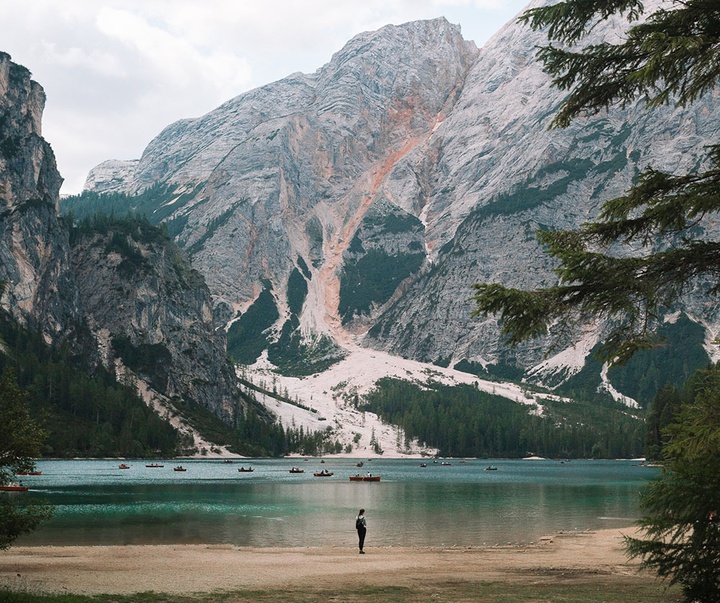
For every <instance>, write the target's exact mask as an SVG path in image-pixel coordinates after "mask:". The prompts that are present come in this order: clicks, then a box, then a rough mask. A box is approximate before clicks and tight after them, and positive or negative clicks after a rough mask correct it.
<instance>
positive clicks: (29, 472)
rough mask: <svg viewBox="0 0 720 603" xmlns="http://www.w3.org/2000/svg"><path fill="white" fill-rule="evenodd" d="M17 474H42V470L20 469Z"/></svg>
mask: <svg viewBox="0 0 720 603" xmlns="http://www.w3.org/2000/svg"><path fill="white" fill-rule="evenodd" d="M16 475H42V471H18V473H16Z"/></svg>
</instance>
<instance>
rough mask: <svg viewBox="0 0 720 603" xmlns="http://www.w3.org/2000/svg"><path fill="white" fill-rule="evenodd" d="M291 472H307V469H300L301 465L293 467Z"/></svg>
mask: <svg viewBox="0 0 720 603" xmlns="http://www.w3.org/2000/svg"><path fill="white" fill-rule="evenodd" d="M290 473H305V469H300V467H293V468H292V469H290Z"/></svg>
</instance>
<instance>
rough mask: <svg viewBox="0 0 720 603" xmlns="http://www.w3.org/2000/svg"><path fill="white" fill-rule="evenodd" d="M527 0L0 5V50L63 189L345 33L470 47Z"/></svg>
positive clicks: (333, 46)
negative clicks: (441, 31) (443, 27)
mask: <svg viewBox="0 0 720 603" xmlns="http://www.w3.org/2000/svg"><path fill="white" fill-rule="evenodd" d="M526 4H527V0H0V19H1V20H2V21H1V22H2V37H1V38H0V50H2V51H4V52H7V53H9V54H10V55H11V56H12V58H13V61H14V62H16V63H19V64H21V65H24V66H25V67H27V68H28V69H29V70H30V71H31V72H32V74H33V79H35V80H36V81H38V82H39V83H40V84H41V85H42V86H43V88H44V89H45V92H46V94H47V103H46V105H45V113H44V118H43V136H44V137H45V139H46V140H47V141H48V142H49V143H50V144H51V146H52V147H53V150H54V151H55V155H56V158H57V162H58V167H59V169H60V173H61V174H62V176H63V177H64V178H65V183H64V185H63V188H62V192H63V193H69V194H75V193H78V192H80V191H81V190H82V187H83V184H84V182H85V178H86V176H87V174H88V171H89V170H90V169H91V168H92V167H93V166H95V165H97V164H98V163H100V162H101V161H104V160H106V159H135V158H139V157H140V155H141V154H142V151H143V149H144V148H145V147H146V146H147V144H148V143H149V142H150V140H151V139H152V138H153V137H154V136H155V135H157V134H158V133H159V132H160V131H161V130H162V129H163V128H164V127H165V126H167V125H169V124H170V123H172V122H174V121H176V120H178V119H181V118H185V117H197V116H200V115H203V114H205V113H207V112H208V111H211V110H212V109H214V108H215V107H217V106H218V105H220V104H221V103H223V102H224V101H226V100H228V99H230V98H233V97H234V96H237V95H238V94H242V93H243V92H245V91H247V90H250V89H252V88H256V87H258V86H262V85H264V84H267V83H269V82H273V81H276V80H279V79H281V78H283V77H285V76H287V75H289V74H291V73H294V72H296V71H301V72H303V73H313V72H315V71H316V70H317V69H318V68H320V67H321V66H322V65H324V64H325V63H327V62H328V61H329V60H330V58H331V57H332V55H333V53H335V52H337V51H338V50H340V49H341V48H342V47H343V45H344V44H345V43H346V42H347V41H348V40H349V39H350V38H352V37H353V36H354V35H356V34H358V33H360V32H363V31H370V30H375V29H378V28H380V27H382V26H383V25H387V24H389V23H392V24H400V23H405V22H407V21H414V20H418V19H432V18H435V17H439V16H445V17H447V19H448V20H449V21H450V22H451V23H459V24H460V25H461V27H462V33H463V36H464V37H465V39H468V40H474V41H475V42H476V44H477V45H478V46H482V44H483V43H484V42H485V41H486V40H487V39H488V38H489V37H490V36H492V34H494V33H495V32H496V31H497V30H498V29H500V27H502V26H503V25H504V24H505V23H506V22H508V21H509V20H511V19H512V18H513V17H515V16H516V15H517V14H518V13H519V12H521V11H522V9H523V8H524V7H525V5H526Z"/></svg>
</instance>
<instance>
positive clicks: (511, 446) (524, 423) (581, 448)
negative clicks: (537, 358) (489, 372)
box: [365, 378, 645, 458]
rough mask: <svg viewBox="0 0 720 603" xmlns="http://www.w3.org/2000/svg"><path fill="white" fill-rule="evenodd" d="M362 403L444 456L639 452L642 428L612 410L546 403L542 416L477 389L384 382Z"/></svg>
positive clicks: (627, 415)
mask: <svg viewBox="0 0 720 603" xmlns="http://www.w3.org/2000/svg"><path fill="white" fill-rule="evenodd" d="M366 400H367V404H366V406H365V408H366V409H367V410H371V411H373V412H376V413H377V414H378V415H380V417H382V419H383V420H384V421H386V422H389V423H395V424H397V425H400V426H401V427H402V428H403V429H404V430H405V433H406V435H407V436H408V437H410V438H418V439H419V440H420V442H423V443H425V444H427V445H428V446H433V447H437V448H439V449H440V453H441V454H443V455H447V456H476V457H483V456H490V457H515V458H517V457H523V456H526V455H528V454H531V453H532V454H539V455H543V456H550V457H568V458H569V457H572V458H590V457H596V458H618V457H632V456H639V455H640V454H641V452H642V447H643V439H644V433H645V426H644V424H643V422H642V421H641V420H640V419H638V418H637V417H633V416H631V414H630V413H629V412H628V411H627V409H624V408H620V407H619V406H617V405H615V406H613V405H599V404H594V405H591V404H582V403H563V402H550V401H543V402H542V404H543V406H544V407H545V413H546V414H545V415H544V416H542V417H539V416H536V415H531V414H529V413H528V410H529V409H528V407H527V406H524V405H522V404H518V403H516V402H512V401H510V400H508V399H506V398H503V397H500V396H496V395H492V394H487V393H484V392H481V391H479V390H477V389H476V388H474V387H470V386H457V387H449V386H444V385H439V384H435V385H432V386H431V387H427V388H425V387H424V388H420V387H419V386H417V385H414V384H411V383H408V382H406V381H401V380H396V379H389V378H388V379H382V380H380V381H379V382H378V384H377V387H376V389H375V390H374V391H373V392H371V393H370V394H368V396H367V398H366ZM529 401H530V400H529Z"/></svg>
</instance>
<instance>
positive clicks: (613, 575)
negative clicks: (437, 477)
mask: <svg viewBox="0 0 720 603" xmlns="http://www.w3.org/2000/svg"><path fill="white" fill-rule="evenodd" d="M625 532H627V533H629V532H632V529H630V530H626V531H625ZM637 573H638V566H637V563H635V562H630V561H628V560H627V558H626V557H625V554H624V549H623V540H622V532H621V531H619V530H601V531H597V532H579V533H578V532H575V533H563V534H557V535H553V536H551V537H547V538H543V539H542V540H541V541H540V542H538V543H535V544H532V545H528V546H512V547H511V546H507V547H462V548H461V547H457V548H422V547H418V548H416V547H407V548H405V547H402V548H401V547H383V548H376V549H374V548H372V547H368V548H367V554H365V555H358V554H357V551H355V550H348V549H343V548H339V547H338V548H335V547H325V548H238V547H234V546H230V545H225V546H222V545H215V546H208V545H179V546H108V547H103V546H98V547H88V546H68V547H50V546H47V547H45V546H42V547H13V548H11V549H9V550H7V551H4V552H1V553H0V586H8V587H10V588H12V589H20V590H29V591H31V592H38V591H39V592H74V593H84V594H99V593H114V594H129V593H133V592H144V591H155V592H166V593H188V594H189V593H199V592H211V591H229V590H239V589H246V588H253V589H254V588H263V589H265V588H267V589H272V588H282V587H285V586H287V585H288V583H292V584H293V585H294V586H295V587H302V586H303V585H312V586H313V587H323V586H327V587H332V586H333V585H337V584H338V582H339V581H341V582H342V583H343V584H344V585H346V586H349V585H354V584H363V585H376V586H386V585H397V586H402V585H409V584H412V583H413V581H416V580H425V581H427V580H464V581H503V582H508V583H513V582H522V581H529V580H537V579H538V578H539V577H541V576H554V577H560V576H562V577H565V578H566V579H583V578H588V577H589V578H591V579H592V580H594V581H598V582H611V581H612V580H617V579H618V578H619V577H620V576H625V577H628V576H637Z"/></svg>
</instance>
